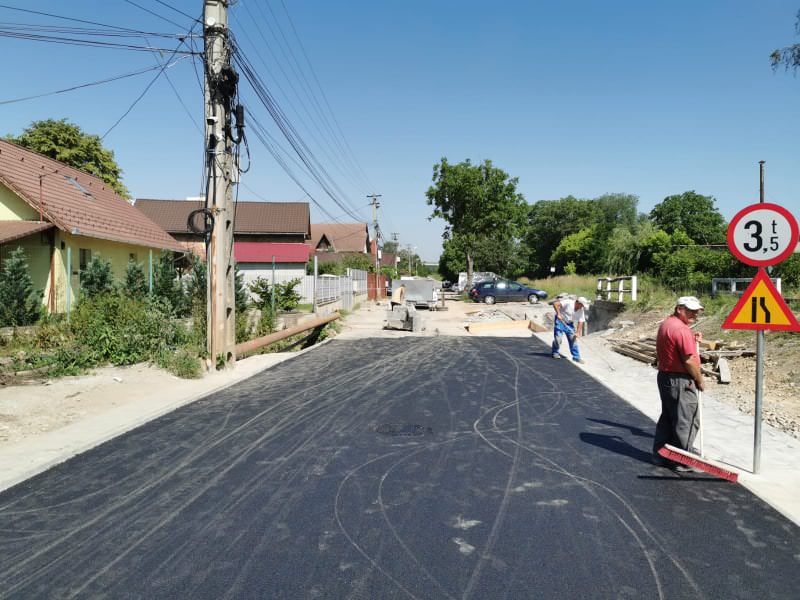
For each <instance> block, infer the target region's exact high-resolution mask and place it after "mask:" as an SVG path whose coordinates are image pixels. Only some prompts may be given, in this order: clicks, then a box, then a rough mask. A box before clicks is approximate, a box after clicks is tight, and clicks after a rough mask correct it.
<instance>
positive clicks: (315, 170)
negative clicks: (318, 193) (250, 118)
mask: <svg viewBox="0 0 800 600" xmlns="http://www.w3.org/2000/svg"><path fill="white" fill-rule="evenodd" d="M234 58H235V59H236V61H237V64H238V65H239V67H240V69H241V71H242V73H243V74H244V76H245V79H246V80H247V81H248V83H250V85H251V87H252V88H253V90H254V92H255V93H256V95H257V97H258V98H259V100H260V101H261V103H262V104H263V105H264V107H265V108H266V109H267V111H268V112H269V113H270V116H271V117H272V119H273V121H274V122H275V124H276V125H277V126H278V128H279V129H280V130H281V133H283V135H284V137H285V138H286V140H287V141H288V142H289V144H290V145H291V146H292V148H293V149H294V151H295V153H296V154H297V155H298V157H299V158H300V160H301V161H302V162H303V163H304V164H305V166H306V168H307V169H308V171H309V172H310V173H311V174H312V176H313V178H314V179H315V180H316V181H317V183H318V184H319V185H320V187H322V189H323V191H325V193H326V194H327V195H328V196H329V197H330V198H331V199H332V200H333V201H334V202H335V203H336V204H337V205H338V206H339V208H341V209H342V210H343V211H344V212H346V213H347V214H348V215H350V217H351V218H353V219H354V220H356V221H359V220H361V217H359V216H358V215H356V214H355V213H354V212H353V211H352V210H351V209H350V208H349V207H348V206H346V205H345V204H344V203H343V202H342V200H341V199H340V198H338V197H337V195H336V192H337V188H338V186H336V184H335V182H333V180H332V179H331V178H330V175H329V174H328V173H327V171H326V170H325V169H324V167H322V165H321V164H320V163H319V161H318V160H317V159H316V157H315V156H314V155H313V153H312V152H311V150H310V149H309V148H308V146H307V144H306V143H305V142H304V141H303V140H302V138H301V137H300V136H299V134H298V132H297V130H296V129H295V128H294V126H293V125H292V124H291V122H289V120H288V118H287V117H286V115H285V113H284V112H283V110H282V109H281V108H280V107H279V106H278V105H277V103H276V102H275V99H274V98H273V97H272V95H271V94H270V93H269V91H268V90H267V89H266V87H265V86H264V84H263V82H262V81H261V80H260V78H259V77H258V75H257V74H256V73H255V72H254V70H253V67H252V65H251V64H250V63H249V62H248V61H247V59H246V58H245V57H243V56H242V55H241V54H240V53H237V54H236V55H235V56H234ZM338 191H339V193H341V190H338Z"/></svg>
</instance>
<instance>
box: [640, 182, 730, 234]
mask: <svg viewBox="0 0 800 600" xmlns="http://www.w3.org/2000/svg"><path fill="white" fill-rule="evenodd" d="M714 202H715V200H714V198H713V197H712V196H701V195H700V194H697V193H695V192H694V191H690V192H684V193H683V194H678V195H675V196H668V197H667V198H664V200H663V202H660V203H659V204H656V205H655V206H654V207H653V210H651V211H650V220H651V221H652V222H653V224H655V226H656V227H658V228H660V229H663V230H664V231H666V232H667V233H668V234H670V235H672V234H673V233H675V232H676V231H678V230H680V231H683V232H684V233H685V234H686V235H688V236H689V238H690V239H691V240H692V241H693V242H694V243H695V244H721V243H723V242H724V241H725V236H726V231H727V225H726V223H725V219H724V217H723V216H722V215H721V214H720V212H719V210H717V208H716V207H715V206H714Z"/></svg>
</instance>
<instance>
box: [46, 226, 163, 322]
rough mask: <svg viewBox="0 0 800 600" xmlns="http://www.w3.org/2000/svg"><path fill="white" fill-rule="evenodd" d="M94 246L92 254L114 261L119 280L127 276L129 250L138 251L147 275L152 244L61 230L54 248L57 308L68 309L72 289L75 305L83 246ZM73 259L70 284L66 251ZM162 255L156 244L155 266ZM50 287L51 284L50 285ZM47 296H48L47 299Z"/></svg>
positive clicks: (112, 263)
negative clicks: (110, 239)
mask: <svg viewBox="0 0 800 600" xmlns="http://www.w3.org/2000/svg"><path fill="white" fill-rule="evenodd" d="M81 248H86V249H88V250H91V252H92V258H94V257H99V258H101V259H102V260H107V261H109V262H110V263H111V273H112V274H113V276H114V280H115V281H116V282H118V283H119V282H122V281H124V280H125V270H126V269H127V267H128V260H129V255H130V254H136V261H137V262H140V263H141V264H142V266H143V267H144V272H145V277H147V275H148V265H149V255H150V248H147V247H145V246H137V245H134V244H124V243H120V242H110V241H106V240H98V239H94V238H89V237H83V236H76V235H72V234H70V233H67V232H64V231H59V232H58V234H57V236H56V249H55V255H54V260H55V269H54V271H55V281H56V283H55V285H56V291H57V294H56V312H59V313H62V312H66V310H67V291H68V290H69V294H70V298H69V304H70V309H72V308H74V307H75V302H76V300H77V299H78V298H79V297H80V280H79V273H78V271H79V267H80V249H81ZM68 249H69V250H70V252H69V254H70V255H71V256H70V259H71V262H72V269H71V270H72V276H71V277H69V286H68V285H67V254H68V251H67V250H68ZM160 257H161V250H159V249H156V248H153V269H155V268H156V263H157V262H158V260H159V258H160ZM48 291H49V288H48ZM46 298H47V296H45V300H46Z"/></svg>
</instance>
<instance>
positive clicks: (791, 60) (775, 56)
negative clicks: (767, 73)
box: [769, 11, 800, 71]
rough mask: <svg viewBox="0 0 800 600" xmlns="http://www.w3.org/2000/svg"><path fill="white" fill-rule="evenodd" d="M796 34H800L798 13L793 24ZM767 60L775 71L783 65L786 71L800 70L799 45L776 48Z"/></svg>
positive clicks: (799, 13) (799, 15) (799, 16)
mask: <svg viewBox="0 0 800 600" xmlns="http://www.w3.org/2000/svg"><path fill="white" fill-rule="evenodd" d="M794 30H795V33H796V34H800V11H798V12H797V20H796V21H795V24H794ZM769 60H770V62H771V63H772V68H773V69H777V68H778V67H780V66H781V65H783V66H784V67H785V68H786V69H787V70H789V69H792V70H795V71H796V70H797V69H798V68H800V44H793V45H791V46H786V47H785V48H778V49H777V50H773V51H772V54H770V55H769Z"/></svg>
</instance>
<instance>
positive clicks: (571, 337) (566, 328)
mask: <svg viewBox="0 0 800 600" xmlns="http://www.w3.org/2000/svg"><path fill="white" fill-rule="evenodd" d="M565 335H566V336H567V342H569V351H570V352H571V353H572V360H579V359H580V357H581V351H580V350H579V349H578V337H577V336H576V335H575V327H574V326H573V325H572V323H564V322H563V321H562V320H561V319H558V318H557V319H556V325H555V327H554V328H553V356H555V355H556V354H559V348H560V347H561V338H562V337H563V336H565Z"/></svg>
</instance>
